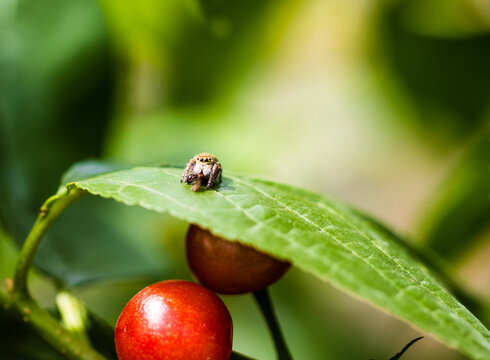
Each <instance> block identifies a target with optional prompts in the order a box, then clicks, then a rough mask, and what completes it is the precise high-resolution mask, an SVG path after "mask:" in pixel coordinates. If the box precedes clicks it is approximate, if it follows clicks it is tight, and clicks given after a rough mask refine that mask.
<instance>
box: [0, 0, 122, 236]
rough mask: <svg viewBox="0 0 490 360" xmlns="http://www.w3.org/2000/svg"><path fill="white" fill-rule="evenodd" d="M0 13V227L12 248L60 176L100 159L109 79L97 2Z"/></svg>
mask: <svg viewBox="0 0 490 360" xmlns="http://www.w3.org/2000/svg"><path fill="white" fill-rule="evenodd" d="M1 11H2V15H1V16H0V48H1V49H2V50H1V51H0V97H1V99H2V101H0V138H1V139H2V141H0V220H1V221H2V222H3V223H4V225H6V229H7V230H8V231H9V232H10V233H11V234H12V235H13V236H14V239H15V241H16V242H17V244H19V245H20V244H21V243H22V242H23V241H24V239H25V236H26V235H27V232H28V231H29V228H30V227H31V226H32V223H33V222H34V219H35V216H36V215H37V211H38V209H39V206H41V204H42V202H43V200H44V199H46V198H47V197H48V196H49V195H50V194H52V193H53V192H54V191H55V190H56V184H57V182H58V181H59V178H60V174H61V173H62V172H63V171H64V170H65V169H66V168H67V167H68V166H69V165H70V164H72V163H73V162H75V161H79V160H81V159H84V158H87V157H96V156H99V155H100V153H101V151H102V140H103V136H104V133H105V129H106V125H107V122H108V120H109V118H110V114H111V110H112V99H113V90H114V89H113V88H114V79H113V76H114V73H115V72H114V66H113V57H112V55H111V48H110V46H109V40H108V34H107V29H106V25H105V20H104V18H103V16H102V12H101V11H100V9H99V4H98V2H97V1H95V0H88V1H86V0H73V1H68V2H67V1H62V0H46V1H28V0H19V1H5V2H2V10H1ZM54 14H56V16H54ZM48 19H49V20H48ZM75 124H76V126H75Z"/></svg>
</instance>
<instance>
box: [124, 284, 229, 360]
mask: <svg viewBox="0 0 490 360" xmlns="http://www.w3.org/2000/svg"><path fill="white" fill-rule="evenodd" d="M232 333H233V325H232V321H231V316H230V313H229V312H228V309H227V308H226V306H225V304H224V303H223V302H222V301H221V299H220V298H219V297H218V296H217V295H216V294H214V293H213V292H211V291H210V290H208V289H206V288H204V287H203V286H201V285H199V284H195V283H192V282H189V281H183V280H169V281H162V282H158V283H156V284H153V285H150V286H148V287H146V288H144V289H143V290H141V291H140V292H138V293H137V294H136V295H135V296H134V297H133V298H132V299H131V300H130V301H129V302H128V303H127V304H126V306H125V307H124V309H123V311H122V312H121V314H120V315H119V319H118V320H117V324H116V330H115V342H116V351H117V356H118V359H119V360H204V359H208V360H228V359H229V358H230V355H231V349H232V337H233V335H232Z"/></svg>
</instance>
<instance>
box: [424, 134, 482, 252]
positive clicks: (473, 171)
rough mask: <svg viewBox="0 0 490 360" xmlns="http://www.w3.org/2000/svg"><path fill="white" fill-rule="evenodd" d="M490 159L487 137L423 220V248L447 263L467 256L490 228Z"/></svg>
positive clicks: (440, 192)
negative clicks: (489, 196) (489, 193)
mask: <svg viewBox="0 0 490 360" xmlns="http://www.w3.org/2000/svg"><path fill="white" fill-rule="evenodd" d="M489 159H490V147H489V144H488V137H487V136H485V137H484V138H483V140H480V141H479V142H478V143H476V145H475V146H473V148H472V149H470V151H469V152H468V153H467V154H465V156H464V157H463V158H462V159H461V161H460V163H459V164H458V165H457V167H456V168H455V169H454V170H453V171H452V172H451V173H450V174H449V176H448V177H447V179H446V181H445V183H444V184H441V186H440V187H439V188H438V189H437V193H436V194H434V195H435V196H434V200H433V204H432V206H429V210H428V211H427V214H426V216H424V217H423V218H424V219H425V222H424V223H423V225H422V228H421V235H420V238H421V244H422V245H424V246H426V247H428V248H430V249H431V250H433V251H435V252H436V253H437V254H438V255H440V256H441V257H443V258H444V259H446V260H449V261H454V260H458V259H460V258H461V257H462V256H464V255H465V254H467V252H468V251H469V250H470V249H471V248H472V247H473V246H474V245H475V243H476V242H477V241H478V240H479V239H481V238H482V234H484V233H485V232H487V231H488V229H489V228H490V202H489V201H488V191H489V187H488V165H489V164H488V161H489Z"/></svg>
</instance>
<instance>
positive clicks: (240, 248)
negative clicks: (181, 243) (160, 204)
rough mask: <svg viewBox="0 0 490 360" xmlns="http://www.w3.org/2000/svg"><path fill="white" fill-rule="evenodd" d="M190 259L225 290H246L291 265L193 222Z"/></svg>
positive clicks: (198, 272) (207, 280)
mask: <svg viewBox="0 0 490 360" xmlns="http://www.w3.org/2000/svg"><path fill="white" fill-rule="evenodd" d="M186 253H187V262H188V264H189V267H190V268H191V271H192V272H193V274H194V275H195V276H196V278H197V279H198V280H199V281H200V282H201V284H203V285H204V286H206V287H207V288H208V289H211V290H213V291H215V292H218V293H221V294H244V293H248V292H253V291H257V290H260V289H263V288H265V287H267V286H269V285H271V284H272V283H274V282H276V281H277V280H279V279H280V278H281V277H282V276H283V275H284V274H285V273H286V271H287V270H288V269H289V268H290V267H291V265H290V264H289V263H288V262H284V261H280V260H278V259H275V258H273V257H271V256H269V255H267V254H264V253H261V252H259V251H257V250H255V249H253V248H251V247H249V246H246V245H243V244H240V243H238V242H236V241H228V240H225V239H223V238H221V237H219V236H215V235H213V234H212V233H211V232H209V231H207V230H204V229H202V228H200V227H199V226H197V225H191V226H190V227H189V230H188V231H187V236H186Z"/></svg>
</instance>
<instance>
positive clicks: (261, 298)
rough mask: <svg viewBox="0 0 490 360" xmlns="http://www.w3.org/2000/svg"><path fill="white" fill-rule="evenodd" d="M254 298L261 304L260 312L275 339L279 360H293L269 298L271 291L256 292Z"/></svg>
mask: <svg viewBox="0 0 490 360" xmlns="http://www.w3.org/2000/svg"><path fill="white" fill-rule="evenodd" d="M254 297H255V300H256V301H257V303H258V304H259V307H260V310H261V311H262V314H263V315H264V317H265V320H266V321H267V325H268V326H269V330H270V332H271V334H272V338H273V339H274V344H275V345H276V351H277V356H278V359H279V360H292V359H293V357H292V356H291V353H290V352H289V349H288V346H287V344H286V341H285V340H284V337H283V335H282V332H281V328H280V327H279V322H278V321H277V317H276V314H275V312H274V308H273V306H272V302H271V299H270V296H269V291H268V290H267V288H265V289H262V290H259V291H256V292H254Z"/></svg>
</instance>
